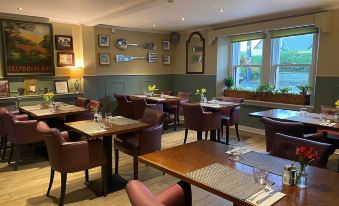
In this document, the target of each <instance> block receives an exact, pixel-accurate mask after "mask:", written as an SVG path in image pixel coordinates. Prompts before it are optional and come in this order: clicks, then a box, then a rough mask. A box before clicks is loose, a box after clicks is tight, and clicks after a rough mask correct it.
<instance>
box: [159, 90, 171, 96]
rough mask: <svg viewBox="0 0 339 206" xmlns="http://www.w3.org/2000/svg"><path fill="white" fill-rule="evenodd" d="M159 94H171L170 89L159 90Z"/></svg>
mask: <svg viewBox="0 0 339 206" xmlns="http://www.w3.org/2000/svg"><path fill="white" fill-rule="evenodd" d="M160 94H163V95H171V94H172V90H163V91H161V92H160Z"/></svg>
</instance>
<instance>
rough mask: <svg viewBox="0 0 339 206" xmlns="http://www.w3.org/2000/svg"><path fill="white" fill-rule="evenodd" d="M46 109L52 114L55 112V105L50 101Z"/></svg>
mask: <svg viewBox="0 0 339 206" xmlns="http://www.w3.org/2000/svg"><path fill="white" fill-rule="evenodd" d="M48 107H49V111H50V112H52V113H53V112H55V104H54V102H52V101H51V102H49V103H48Z"/></svg>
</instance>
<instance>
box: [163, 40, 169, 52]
mask: <svg viewBox="0 0 339 206" xmlns="http://www.w3.org/2000/svg"><path fill="white" fill-rule="evenodd" d="M170 49H171V42H170V41H169V40H163V41H162V50H164V51H169V50H170Z"/></svg>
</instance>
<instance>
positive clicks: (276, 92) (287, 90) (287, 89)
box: [274, 88, 290, 94]
mask: <svg viewBox="0 0 339 206" xmlns="http://www.w3.org/2000/svg"><path fill="white" fill-rule="evenodd" d="M289 91H290V89H289V88H279V89H276V90H275V91H274V93H275V94H287V93H288V92H289Z"/></svg>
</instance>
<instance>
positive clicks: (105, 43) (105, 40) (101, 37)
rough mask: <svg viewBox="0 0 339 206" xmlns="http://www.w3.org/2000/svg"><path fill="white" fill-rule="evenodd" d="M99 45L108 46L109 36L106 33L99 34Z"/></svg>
mask: <svg viewBox="0 0 339 206" xmlns="http://www.w3.org/2000/svg"><path fill="white" fill-rule="evenodd" d="M99 46H100V47H109V36H108V35H99Z"/></svg>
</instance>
